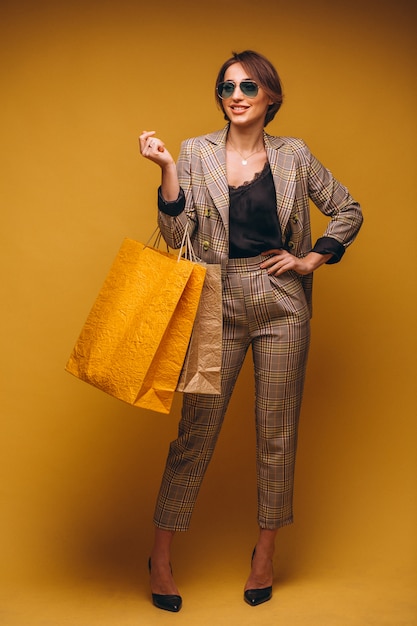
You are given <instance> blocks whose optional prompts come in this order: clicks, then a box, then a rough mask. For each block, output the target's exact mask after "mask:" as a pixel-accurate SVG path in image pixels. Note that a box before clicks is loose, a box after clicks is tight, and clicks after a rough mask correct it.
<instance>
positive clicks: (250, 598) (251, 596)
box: [243, 546, 272, 606]
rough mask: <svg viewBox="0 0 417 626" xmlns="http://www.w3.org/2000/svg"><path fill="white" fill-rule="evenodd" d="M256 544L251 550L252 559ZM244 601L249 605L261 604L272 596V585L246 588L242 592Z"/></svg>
mask: <svg viewBox="0 0 417 626" xmlns="http://www.w3.org/2000/svg"><path fill="white" fill-rule="evenodd" d="M255 552H256V546H255V547H254V549H253V552H252V559H251V562H252V561H253V558H254V556H255ZM243 597H244V600H245V602H247V603H248V604H249V605H250V606H258V604H263V603H264V602H268V600H270V599H271V598H272V585H271V586H270V587H263V588H262V589H247V590H246V591H245V593H244V594H243Z"/></svg>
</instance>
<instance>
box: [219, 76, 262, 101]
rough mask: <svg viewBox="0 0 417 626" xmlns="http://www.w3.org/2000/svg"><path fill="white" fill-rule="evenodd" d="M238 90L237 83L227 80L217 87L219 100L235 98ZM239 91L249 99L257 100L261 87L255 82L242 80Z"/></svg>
mask: <svg viewBox="0 0 417 626" xmlns="http://www.w3.org/2000/svg"><path fill="white" fill-rule="evenodd" d="M235 89H236V83H235V82H234V81H233V80H226V81H224V82H223V83H219V84H218V85H217V94H218V96H219V98H221V99H222V100H225V99H226V98H230V97H231V96H233V94H234V92H235ZM239 89H240V91H241V92H242V93H243V95H244V96H246V97H247V98H256V96H257V95H258V90H259V87H258V85H257V84H256V83H255V81H254V80H242V81H241V82H240V83H239Z"/></svg>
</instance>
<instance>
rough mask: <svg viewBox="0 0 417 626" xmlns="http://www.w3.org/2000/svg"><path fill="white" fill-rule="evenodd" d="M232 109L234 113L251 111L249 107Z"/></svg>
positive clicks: (237, 106) (239, 106)
mask: <svg viewBox="0 0 417 626" xmlns="http://www.w3.org/2000/svg"><path fill="white" fill-rule="evenodd" d="M230 108H231V109H232V111H234V113H244V112H245V111H247V110H248V109H249V107H244V106H241V105H235V106H231V107H230Z"/></svg>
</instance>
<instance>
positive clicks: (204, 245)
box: [203, 241, 210, 252]
mask: <svg viewBox="0 0 417 626" xmlns="http://www.w3.org/2000/svg"><path fill="white" fill-rule="evenodd" d="M209 248H210V243H209V242H208V241H203V250H204V252H207V250H208V249H209Z"/></svg>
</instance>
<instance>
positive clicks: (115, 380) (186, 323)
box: [66, 239, 206, 413]
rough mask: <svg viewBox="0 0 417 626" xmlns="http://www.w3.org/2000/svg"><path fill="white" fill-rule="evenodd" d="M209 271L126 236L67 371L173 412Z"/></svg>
mask: <svg viewBox="0 0 417 626" xmlns="http://www.w3.org/2000/svg"><path fill="white" fill-rule="evenodd" d="M205 274H206V269H205V267H203V266H201V265H199V264H197V263H194V262H192V261H189V260H186V259H181V260H178V259H177V256H175V255H172V254H169V253H168V252H163V251H161V250H156V249H154V248H150V247H147V246H145V245H144V244H142V243H139V242H136V241H133V240H131V239H125V240H124V242H123V244H122V246H121V248H120V250H119V253H118V255H117V257H116V259H115V261H114V263H113V265H112V267H111V269H110V272H109V274H108V276H107V278H106V280H105V282H104V285H103V287H102V289H101V291H100V293H99V295H98V297H97V299H96V301H95V303H94V305H93V307H92V309H91V311H90V314H89V316H88V318H87V320H86V323H85V325H84V327H83V329H82V331H81V334H80V336H79V338H78V341H77V342H76V345H75V347H74V349H73V351H72V354H71V356H70V358H69V361H68V363H67V365H66V370H67V371H68V372H70V373H71V374H73V375H74V376H76V377H78V378H80V379H81V380H83V381H85V382H87V383H90V384H91V385H94V386H95V387H98V388H99V389H101V390H102V391H105V392H106V393H108V394H110V395H112V396H115V397H116V398H119V399H120V400H123V401H125V402H127V403H129V404H132V405H134V406H138V407H142V408H147V409H152V410H154V411H159V412H162V413H169V410H170V408H171V405H172V400H173V396H174V391H175V389H176V386H177V383H178V378H179V375H180V372H181V369H182V366H183V362H184V359H185V355H186V352H187V348H188V344H189V341H190V336H191V332H192V328H193V324H194V320H195V316H196V313H197V309H198V304H199V300H200V295H201V290H202V287H203V283H204V277H205Z"/></svg>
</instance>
